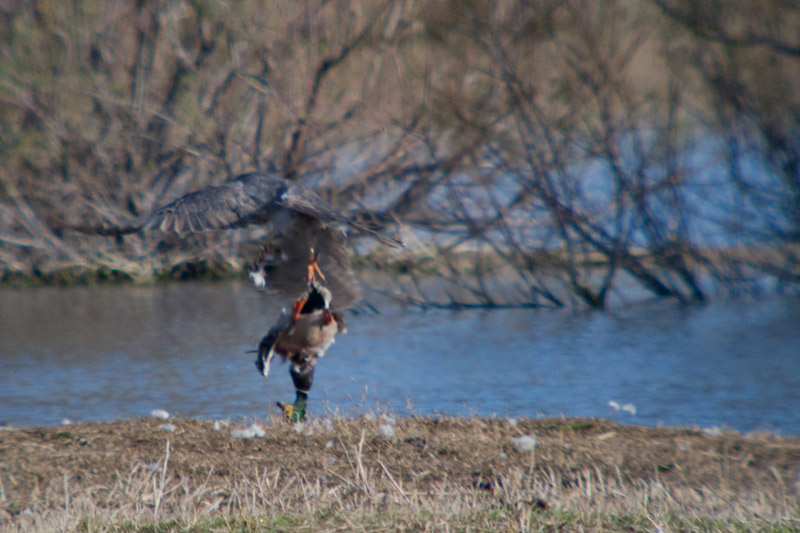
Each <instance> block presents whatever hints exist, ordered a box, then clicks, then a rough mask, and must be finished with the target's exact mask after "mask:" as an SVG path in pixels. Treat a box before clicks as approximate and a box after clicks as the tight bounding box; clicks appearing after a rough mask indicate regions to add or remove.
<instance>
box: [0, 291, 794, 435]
mask: <svg viewBox="0 0 800 533" xmlns="http://www.w3.org/2000/svg"><path fill="white" fill-rule="evenodd" d="M371 298H372V302H373V303H374V304H377V307H378V308H379V309H380V311H381V312H380V314H377V315H376V314H371V313H370V314H359V315H353V314H349V315H347V316H346V318H347V321H348V327H349V330H350V331H349V333H348V334H346V335H342V336H340V337H339V338H338V339H337V342H336V344H334V345H333V347H332V348H331V350H330V351H329V352H328V355H327V356H326V357H324V358H323V359H322V360H321V361H320V363H319V365H318V366H317V372H316V376H315V383H314V388H313V390H312V396H311V398H312V410H313V411H315V412H317V413H320V414H325V413H329V412H332V411H335V412H338V413H340V414H344V415H357V414H359V413H362V412H364V411H372V412H374V411H376V410H381V409H385V410H389V411H391V412H393V413H394V414H396V415H399V416H404V415H406V414H418V415H431V414H437V413H438V414H455V415H473V414H474V415H486V416H491V415H497V416H525V417H536V416H559V415H566V416H601V417H606V418H611V419H615V420H618V421H620V422H623V423H637V424H645V425H658V424H665V425H689V426H698V427H703V428H708V427H715V426H727V427H731V428H734V429H738V430H741V431H753V430H770V431H775V432H778V433H781V434H786V435H800V407H798V406H800V301H798V300H797V299H790V298H781V297H771V298H769V299H765V300H757V301H752V300H737V301H726V302H716V303H712V304H708V305H703V306H700V305H697V306H680V305H677V304H673V303H669V302H654V303H649V304H638V305H635V306H632V307H628V308H626V309H625V310H622V311H616V312H609V313H599V312H586V313H577V312H574V311H553V310H529V309H528V310H494V311H463V312H444V311H435V312H422V311H419V310H416V309H404V308H402V307H399V306H397V305H394V304H392V303H389V302H385V301H380V300H379V299H377V297H375V296H372V297H371ZM277 313H278V309H276V308H275V305H274V303H273V302H271V301H270V300H269V299H268V298H266V297H265V296H264V295H262V294H259V293H257V292H255V291H254V290H252V289H251V287H250V286H248V285H246V284H244V283H241V284H239V283H221V284H199V283H186V284H173V285H167V286H159V287H95V288H90V289H85V288H69V289H56V288H41V289H28V290H8V289H6V290H3V291H2V292H0V422H3V423H5V424H9V425H14V426H42V425H54V424H59V423H61V421H62V419H64V418H69V419H70V420H72V421H94V420H111V419H115V418H120V417H136V416H143V415H148V414H149V413H150V411H152V410H153V409H156V408H161V409H166V410H167V411H169V412H170V413H172V414H174V415H178V416H188V417H197V418H204V419H217V418H233V419H239V418H246V417H254V416H259V417H260V416H264V415H265V414H266V413H267V411H268V410H269V409H272V410H273V412H275V411H274V409H275V408H274V407H272V404H273V403H274V401H275V400H293V399H294V392H293V388H292V385H291V380H290V377H289V375H288V367H287V366H285V365H280V363H277V362H273V369H272V373H271V374H270V376H269V378H268V379H264V378H263V377H261V376H260V375H259V374H258V373H257V372H256V371H255V367H254V365H253V359H254V355H253V354H249V353H246V352H247V350H251V349H253V348H255V346H256V345H257V343H258V341H259V340H260V338H261V336H262V335H263V334H264V333H266V331H267V329H268V328H269V326H270V325H271V324H272V323H273V322H274V320H275V319H276V317H277ZM609 401H614V402H617V404H618V405H620V406H622V405H625V404H632V405H633V406H635V415H634V414H632V413H631V412H629V411H625V410H622V409H619V410H615V409H614V408H612V407H611V406H610V405H609Z"/></svg>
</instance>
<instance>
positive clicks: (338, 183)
mask: <svg viewBox="0 0 800 533" xmlns="http://www.w3.org/2000/svg"><path fill="white" fill-rule="evenodd" d="M0 15H2V16H0V265H1V266H2V269H3V270H2V279H3V280H4V281H5V282H7V283H18V282H20V280H35V279H38V280H44V281H47V282H52V281H59V282H85V281H89V280H98V279H100V280H102V279H108V278H110V279H133V280H151V279H156V278H164V277H192V276H194V277H197V276H200V277H202V276H210V277H218V276H224V275H225V274H226V273H231V272H240V271H241V270H242V268H243V267H244V265H245V263H246V262H247V261H249V260H252V259H253V257H252V253H253V244H252V243H253V242H255V241H257V239H258V238H259V237H260V236H261V235H262V234H263V229H258V228H256V229H249V230H237V231H234V232H221V233H216V234H208V235H205V234H204V235H197V236H193V237H192V238H190V239H187V240H183V241H180V240H177V239H175V238H173V237H170V236H165V235H151V234H143V235H132V236H129V237H126V238H125V239H124V241H120V240H115V239H113V238H107V237H97V236H85V235H78V234H75V233H72V232H69V231H65V230H64V228H65V227H69V226H72V225H85V224H114V223H118V222H121V221H123V220H126V219H130V218H132V217H135V216H137V215H140V214H144V213H147V212H149V211H150V210H151V209H153V208H154V207H156V206H158V205H161V204H163V203H165V202H168V201H170V200H171V199H173V198H175V197H176V196H178V195H181V194H184V193H186V192H188V191H190V190H192V189H196V188H199V187H202V186H206V185H210V184H216V183H219V182H221V181H223V180H225V179H228V178H230V177H233V176H235V175H237V174H239V173H243V172H248V171H253V170H270V171H274V172H277V173H279V174H281V175H284V176H286V177H288V178H290V179H297V180H302V181H303V182H305V183H306V184H308V185H310V186H312V187H313V188H314V189H315V190H317V191H318V192H319V193H320V194H321V195H322V196H323V197H324V198H326V199H327V200H329V201H330V202H331V203H332V204H333V205H334V206H336V207H338V208H340V209H344V210H347V211H348V212H350V213H352V214H354V215H355V216H358V217H360V218H362V219H363V220H364V221H365V222H368V223H370V224H372V225H375V226H378V227H386V228H387V231H390V232H391V231H397V230H398V228H399V231H400V233H401V234H402V238H403V239H404V240H405V241H406V243H407V248H406V250H404V251H403V252H402V253H401V254H400V255H398V256H393V257H384V256H382V254H381V253H380V251H379V250H372V252H373V253H369V252H370V250H369V249H368V248H366V246H365V245H364V244H361V243H358V242H356V243H355V245H354V254H356V255H357V256H358V257H360V258H362V264H363V265H365V266H378V267H380V268H390V269H391V271H392V272H394V273H395V277H394V282H393V283H394V284H395V285H394V289H393V291H394V293H395V294H397V295H400V297H402V298H403V299H406V300H407V301H411V302H414V303H417V304H419V305H426V306H443V307H462V306H472V305H478V306H495V305H531V306H537V305H552V306H562V305H574V304H577V305H586V306H590V307H603V306H605V305H606V304H607V302H608V301H609V297H610V296H612V295H614V294H616V293H624V292H626V291H627V292H629V291H631V290H634V291H642V292H643V293H645V294H649V295H655V296H658V297H668V298H677V299H679V300H682V301H693V300H703V299H705V298H707V297H709V295H711V294H719V293H741V292H758V291H773V290H795V291H796V290H797V287H798V285H799V284H800V91H798V89H797V88H798V87H800V34H798V32H797V28H798V27H800V7H799V6H798V5H797V4H796V3H795V2H790V1H786V0H764V1H763V2H751V1H749V0H724V1H723V0H712V1H708V2H694V1H691V0H603V1H599V2H598V1H595V0H566V1H562V0H540V1H510V0H497V1H495V0H491V1H490V0H485V1H484V0H475V1H470V2H462V1H455V0H450V1H439V0H399V1H397V2H380V1H368V0H339V1H334V0H331V1H326V0H306V1H303V2H296V1H293V0H292V1H288V0H287V1H278V2H262V1H260V0H242V1H237V2H225V1H222V0H184V1H161V0H91V1H84V2H62V1H56V0H29V1H21V0H20V1H14V0H5V1H0ZM259 232H261V233H259ZM423 274H424V275H423ZM427 279H436V280H438V281H439V282H440V285H439V286H440V287H441V283H446V284H449V285H450V286H452V287H454V288H457V289H458V290H455V289H454V290H450V289H447V290H445V291H443V292H442V291H439V292H438V293H437V292H431V291H430V289H429V288H428V287H426V281H425V280H427Z"/></svg>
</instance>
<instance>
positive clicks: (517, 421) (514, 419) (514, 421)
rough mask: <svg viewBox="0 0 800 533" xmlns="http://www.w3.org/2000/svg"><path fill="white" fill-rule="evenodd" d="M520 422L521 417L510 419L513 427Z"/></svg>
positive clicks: (509, 423)
mask: <svg viewBox="0 0 800 533" xmlns="http://www.w3.org/2000/svg"><path fill="white" fill-rule="evenodd" d="M518 424H519V419H517V418H509V419H508V425H509V426H511V427H512V428H515V427H517V425H518Z"/></svg>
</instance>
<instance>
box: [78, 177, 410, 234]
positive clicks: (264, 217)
mask: <svg viewBox="0 0 800 533" xmlns="http://www.w3.org/2000/svg"><path fill="white" fill-rule="evenodd" d="M293 214H301V215H306V216H307V217H309V218H312V219H316V220H319V221H320V222H322V223H325V224H331V223H339V224H346V225H348V226H350V227H352V228H353V229H355V230H357V231H360V232H363V233H366V234H368V235H370V236H372V237H373V238H375V239H377V240H378V241H379V242H381V243H383V244H385V245H387V246H392V247H397V246H400V245H401V243H400V241H397V240H395V239H391V238H389V237H384V236H383V235H380V234H379V233H377V232H375V231H373V230H371V229H369V228H367V227H365V226H364V225H362V224H360V223H358V222H357V221H354V220H351V219H350V218H348V217H346V216H345V215H343V214H341V213H339V212H338V211H336V210H335V209H333V208H332V207H331V206H330V205H328V204H327V203H326V202H325V201H324V200H323V199H322V198H320V197H319V195H317V193H315V192H314V191H312V190H311V189H309V188H308V187H305V186H303V185H301V184H299V183H294V182H290V181H287V180H285V179H283V178H281V177H279V176H276V175H274V174H268V173H264V172H252V173H250V174H242V175H241V176H238V177H236V178H233V179H232V180H229V181H226V182H225V183H223V184H221V185H215V186H211V187H206V188H204V189H200V190H199V191H195V192H192V193H189V194H187V195H185V196H181V197H180V198H178V199H176V200H174V201H172V202H171V203H169V204H167V205H165V206H164V207H161V208H159V209H156V210H155V211H154V212H152V213H151V214H149V215H146V216H143V217H140V218H137V219H136V220H133V221H131V222H129V223H127V224H123V225H119V226H115V227H94V226H92V227H72V228H71V229H73V230H77V231H81V232H84V233H96V234H100V235H126V234H128V233H134V232H136V231H140V230H161V231H165V232H169V231H174V232H175V233H178V234H181V235H182V234H185V233H192V232H201V231H207V230H216V229H231V228H241V227H244V226H248V225H250V224H267V223H270V222H274V223H276V225H277V226H285V225H287V224H289V223H290V219H291V218H292V216H293ZM278 229H279V231H280V230H281V229H282V228H278Z"/></svg>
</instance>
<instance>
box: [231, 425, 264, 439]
mask: <svg viewBox="0 0 800 533" xmlns="http://www.w3.org/2000/svg"><path fill="white" fill-rule="evenodd" d="M266 434H267V432H266V431H264V428H262V427H261V426H259V425H258V424H253V425H252V426H250V427H249V428H245V429H233V430H231V437H233V438H236V439H252V438H254V437H259V438H261V437H263V436H264V435H266Z"/></svg>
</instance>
